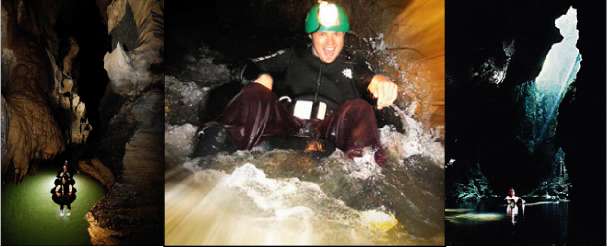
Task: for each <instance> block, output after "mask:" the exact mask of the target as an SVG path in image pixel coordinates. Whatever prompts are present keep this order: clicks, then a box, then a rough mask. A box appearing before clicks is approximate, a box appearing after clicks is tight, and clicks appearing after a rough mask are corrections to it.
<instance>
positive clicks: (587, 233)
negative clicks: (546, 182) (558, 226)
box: [556, 1, 607, 245]
mask: <svg viewBox="0 0 607 247" xmlns="http://www.w3.org/2000/svg"><path fill="white" fill-rule="evenodd" d="M573 7H574V8H577V10H578V26H577V28H578V30H579V36H580V37H579V40H578V43H577V47H578V49H579V50H580V54H581V55H582V62H581V67H580V70H579V72H578V74H577V78H576V80H575V81H574V82H573V84H572V85H573V87H574V88H575V90H572V91H570V92H568V94H567V95H566V96H565V99H564V100H563V101H562V102H561V105H560V106H559V109H560V110H559V111H560V114H559V116H558V123H559V124H558V126H557V130H556V132H557V133H556V135H557V137H558V140H559V144H560V145H561V146H562V147H563V150H564V152H565V164H566V165H567V170H568V172H569V177H570V179H571V182H572V185H573V186H572V188H571V204H570V209H569V229H570V232H569V238H570V242H571V243H572V244H577V245H596V244H602V245H604V244H605V243H606V239H605V218H606V216H605V195H606V192H605V168H606V165H605V164H607V162H606V158H605V150H606V145H605V139H604V137H605V136H606V133H605V126H607V125H606V121H605V112H606V109H605V92H606V88H605V85H606V83H605V81H606V78H605V67H606V64H605V52H606V51H605V43H606V40H605V33H604V31H605V30H606V27H605V22H603V21H599V20H604V19H605V12H604V10H605V8H606V6H605V2H603V1H600V2H595V1H576V2H574V3H573Z"/></svg>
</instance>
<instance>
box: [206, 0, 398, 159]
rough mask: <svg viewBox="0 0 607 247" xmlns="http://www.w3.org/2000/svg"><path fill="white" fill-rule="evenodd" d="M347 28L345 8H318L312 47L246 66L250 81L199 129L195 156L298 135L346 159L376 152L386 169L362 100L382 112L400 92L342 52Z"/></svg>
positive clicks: (370, 112) (311, 20)
mask: <svg viewBox="0 0 607 247" xmlns="http://www.w3.org/2000/svg"><path fill="white" fill-rule="evenodd" d="M349 30H350V24H349V21H348V16H347V14H346V12H345V10H344V8H343V7H342V6H339V5H338V4H335V3H328V2H326V1H320V2H319V3H317V4H315V5H314V6H313V7H312V8H311V9H310V10H309V12H308V14H307V17H306V20H305V31H306V33H307V34H308V37H309V38H310V40H311V42H310V43H308V44H306V45H305V46H297V47H292V48H289V49H286V50H279V51H278V52H276V53H274V54H272V55H269V56H265V57H261V58H256V59H252V60H251V61H249V62H248V63H247V64H246V65H245V66H244V67H243V68H242V70H241V71H240V78H241V80H242V81H243V82H249V83H248V84H247V85H245V86H244V87H243V88H242V90H241V91H240V92H239V93H238V94H237V95H236V96H235V97H234V98H233V99H232V100H231V101H230V102H229V103H228V105H227V107H226V108H225V109H224V111H223V113H222V114H221V116H220V117H219V119H218V120H219V121H217V122H210V123H207V124H206V126H205V127H204V128H203V129H202V131H200V132H199V137H198V138H199V145H198V147H199V149H198V150H199V151H197V153H198V154H199V155H208V154H212V153H214V152H217V151H218V150H217V149H213V147H217V146H222V145H221V144H220V145H213V144H215V143H216V142H217V141H218V140H225V141H226V142H231V145H233V146H235V147H236V148H238V149H240V150H250V149H252V148H253V147H254V146H256V145H258V144H260V143H261V142H262V141H263V140H264V139H265V138H266V137H271V136H278V137H287V136H297V137H302V138H305V139H307V140H308V141H307V145H306V148H305V150H306V151H310V152H318V151H322V148H323V142H325V143H326V141H327V140H328V141H329V142H330V143H331V144H334V145H335V146H336V147H337V148H339V149H341V150H343V151H345V153H346V155H347V157H349V158H354V157H360V156H362V155H363V148H365V147H372V148H373V149H374V150H375V153H374V158H375V161H376V163H377V164H379V165H383V164H384V163H385V160H386V155H385V152H384V150H383V148H382V147H381V145H380V140H379V133H378V130H377V121H376V117H375V112H374V109H373V106H372V105H371V104H369V102H368V101H366V100H364V99H363V98H365V97H366V98H368V99H370V98H371V97H373V98H376V99H377V105H376V106H377V108H378V109H381V108H383V107H387V106H390V105H392V104H393V103H394V101H395V100H396V97H397V91H398V87H397V85H396V83H394V82H393V81H391V80H390V78H388V77H387V76H384V75H381V74H374V73H373V72H372V71H371V69H370V68H369V65H368V64H367V63H366V62H365V61H364V60H362V59H358V58H354V56H352V55H351V53H350V52H349V51H347V50H345V49H344V41H345V39H344V37H345V35H346V33H347V32H348V31H349ZM278 95H281V97H280V98H279V97H278ZM221 133H223V139H222V138H221V136H222V135H221ZM201 143H202V144H201ZM224 146H225V145H224ZM201 149H203V150H201Z"/></svg>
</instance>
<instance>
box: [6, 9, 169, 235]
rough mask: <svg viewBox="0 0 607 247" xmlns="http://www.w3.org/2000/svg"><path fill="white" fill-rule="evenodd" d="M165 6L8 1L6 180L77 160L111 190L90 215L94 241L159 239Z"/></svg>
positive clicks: (79, 165)
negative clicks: (41, 168)
mask: <svg viewBox="0 0 607 247" xmlns="http://www.w3.org/2000/svg"><path fill="white" fill-rule="evenodd" d="M162 13H163V2H162V1H76V0H64V1H53V2H48V1H35V0H29V1H27V0H14V1H3V2H2V34H3V35H2V38H3V40H2V111H3V112H2V128H3V129H2V148H3V150H2V158H3V160H2V175H3V182H6V181H8V180H10V179H12V178H17V180H18V179H22V178H23V177H24V176H25V175H26V174H27V173H28V172H29V173H33V172H34V171H35V169H31V168H32V167H34V168H35V167H36V165H40V166H53V165H55V166H57V167H58V166H59V165H60V164H61V163H62V161H63V160H64V159H65V160H70V162H71V164H77V169H78V170H79V171H80V172H83V173H86V174H88V175H90V176H92V177H94V178H96V179H97V180H98V181H99V182H100V183H101V184H103V185H104V186H105V187H106V189H107V193H106V195H105V197H104V198H103V199H102V200H101V201H99V202H98V203H97V204H96V205H95V206H94V207H93V209H91V211H89V213H88V214H87V216H86V218H87V220H88V222H89V231H88V232H89V235H90V239H91V242H92V244H128V243H139V244H141V243H148V244H159V243H162V225H163V220H162V212H163V203H162V202H163V194H162V190H158V189H153V188H162V187H163V182H162V181H163V180H162V173H163V171H164V167H163V164H162V160H163V155H162V147H163V136H162V133H163V125H162V122H163V119H162V112H161V111H162V101H163V80H162V76H161V74H162V73H161V70H162V68H161V64H162V60H163V59H162V54H163V44H164V40H163V39H164V38H163V30H164V27H163V20H162V18H163V15H162ZM118 43H120V45H118ZM5 123H8V124H5ZM32 165H33V166H32ZM14 168H17V169H19V170H16V169H14ZM28 168H29V169H28ZM17 171H18V172H17ZM25 179H27V178H25Z"/></svg>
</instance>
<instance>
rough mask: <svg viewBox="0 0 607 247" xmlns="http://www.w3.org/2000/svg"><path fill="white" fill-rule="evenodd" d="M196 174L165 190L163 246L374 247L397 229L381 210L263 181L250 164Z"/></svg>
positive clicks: (305, 187)
mask: <svg viewBox="0 0 607 247" xmlns="http://www.w3.org/2000/svg"><path fill="white" fill-rule="evenodd" d="M195 174H196V175H195V176H189V178H188V179H186V180H184V181H183V182H181V183H175V184H168V186H167V188H166V193H165V200H166V202H167V210H166V225H167V226H166V231H165V235H166V240H167V244H348V243H350V244H351V243H357V244H373V243H382V242H384V241H386V240H385V239H383V238H385V236H386V231H388V230H389V229H391V228H392V227H394V225H396V219H395V218H394V216H392V215H391V214H389V213H387V212H385V211H383V210H382V209H373V210H366V211H358V210H355V209H352V208H349V207H347V206H346V205H345V204H344V202H343V201H341V200H338V199H335V198H332V197H330V196H328V195H326V194H325V193H324V192H323V191H322V190H321V189H320V186H319V185H318V184H315V183H310V182H304V181H300V180H299V179H297V178H268V177H267V176H266V174H265V173H264V172H263V171H262V170H260V169H259V168H257V167H256V166H255V165H254V164H251V163H245V164H243V165H241V166H238V167H236V169H234V171H233V172H231V173H225V172H222V171H217V170H214V169H204V170H200V171H198V172H196V173H195ZM210 184H215V186H214V187H212V188H211V189H210V190H206V191H205V189H204V188H205V187H208V186H200V185H210ZM189 194H196V195H198V196H197V197H196V198H193V197H191V196H188V195H189ZM183 198H188V199H187V200H183ZM174 200H178V203H170V202H172V201H174ZM186 226H187V227H186Z"/></svg>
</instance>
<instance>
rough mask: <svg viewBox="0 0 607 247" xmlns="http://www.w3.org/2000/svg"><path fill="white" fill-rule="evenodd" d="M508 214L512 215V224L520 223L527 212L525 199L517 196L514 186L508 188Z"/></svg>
mask: <svg viewBox="0 0 607 247" xmlns="http://www.w3.org/2000/svg"><path fill="white" fill-rule="evenodd" d="M505 199H506V202H507V203H508V204H507V205H506V215H508V216H509V217H510V222H511V223H512V225H516V223H518V221H519V218H521V217H522V215H523V214H524V213H525V200H523V198H520V197H518V196H516V193H515V192H514V188H510V189H508V195H507V196H506V198H505Z"/></svg>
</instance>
